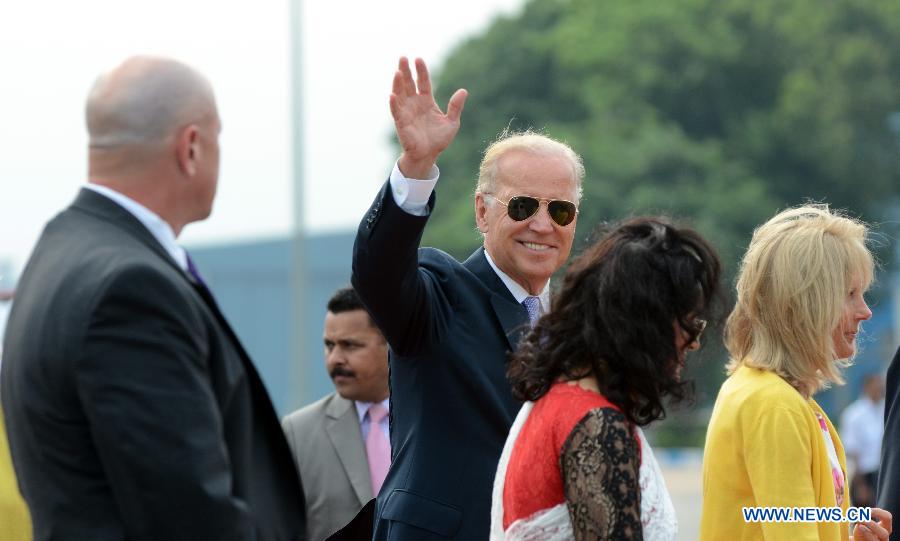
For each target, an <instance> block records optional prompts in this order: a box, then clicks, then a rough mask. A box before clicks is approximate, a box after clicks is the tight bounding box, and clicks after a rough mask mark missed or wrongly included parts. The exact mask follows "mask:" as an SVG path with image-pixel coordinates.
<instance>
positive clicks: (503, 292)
mask: <svg viewBox="0 0 900 541" xmlns="http://www.w3.org/2000/svg"><path fill="white" fill-rule="evenodd" d="M463 265H464V266H465V267H466V268H467V269H469V271H471V272H472V274H474V275H475V276H477V277H478V278H479V279H480V280H481V281H482V282H483V283H484V285H485V286H487V288H488V289H490V290H491V292H492V295H491V306H492V307H493V309H494V314H495V315H496V316H497V321H499V322H500V326H501V327H502V328H503V333H504V334H505V335H506V339H507V341H508V342H509V347H510V349H511V350H512V351H515V350H516V348H517V347H518V345H519V341H520V340H521V339H522V335H523V334H524V333H525V331H526V330H528V312H527V311H526V310H525V307H524V306H522V305H521V304H519V303H518V302H516V299H515V297H513V295H512V293H510V291H509V288H508V287H506V284H504V283H503V280H501V279H500V277H499V276H497V273H496V272H494V269H493V268H492V267H491V264H490V263H488V260H487V257H485V255H484V247H482V248H479V249H477V250H475V253H473V254H472V255H471V256H469V259H467V260H466V262H465V263H463Z"/></svg>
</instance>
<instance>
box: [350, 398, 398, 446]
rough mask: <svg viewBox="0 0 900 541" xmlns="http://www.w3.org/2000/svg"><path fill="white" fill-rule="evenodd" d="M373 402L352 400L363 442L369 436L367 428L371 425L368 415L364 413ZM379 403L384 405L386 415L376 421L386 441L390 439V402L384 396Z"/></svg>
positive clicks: (367, 411)
mask: <svg viewBox="0 0 900 541" xmlns="http://www.w3.org/2000/svg"><path fill="white" fill-rule="evenodd" d="M372 404H374V402H357V401H355V400H354V401H353V405H355V406H356V414H357V415H359V428H360V430H361V431H362V439H363V443H365V441H366V438H368V437H369V429H370V427H371V425H372V421H371V420H369V416H368V415H366V414H367V413H369V407H371V406H372ZM381 405H382V406H384V409H385V411H387V412H388V415H385V416H384V418H383V419H381V421H379V423H378V428H380V429H381V431H382V432H384V437H385V438H387V440H388V442H390V441H391V429H390V420H389V417H390V413H391V404H390V399H389V398H385V399H384V400H382V401H381Z"/></svg>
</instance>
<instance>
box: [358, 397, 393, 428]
mask: <svg viewBox="0 0 900 541" xmlns="http://www.w3.org/2000/svg"><path fill="white" fill-rule="evenodd" d="M390 402H391V399H390V397H388V398H385V399H384V400H382V401H381V405H382V406H384V409H385V410H386V411H387V412H388V413H390V412H391V404H390ZM373 404H374V402H358V401H356V400H354V401H353V405H354V406H356V414H357V415H359V424H362V422H363V419H365V417H366V413H368V412H369V408H370V407H372V405H373ZM385 419H387V417H385Z"/></svg>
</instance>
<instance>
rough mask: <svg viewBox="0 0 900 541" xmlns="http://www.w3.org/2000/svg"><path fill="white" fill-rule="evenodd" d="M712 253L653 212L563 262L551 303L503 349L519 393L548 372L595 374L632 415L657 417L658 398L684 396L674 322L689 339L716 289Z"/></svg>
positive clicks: (537, 390) (533, 388)
mask: <svg viewBox="0 0 900 541" xmlns="http://www.w3.org/2000/svg"><path fill="white" fill-rule="evenodd" d="M720 274H721V263H720V261H719V257H718V255H717V254H716V252H715V250H714V249H713V247H712V245H710V244H709V243H708V242H707V241H706V240H705V239H704V238H703V237H701V236H700V234H698V233H697V232H695V231H694V230H692V229H690V228H685V227H678V226H676V225H674V224H672V223H671V222H670V221H669V220H668V219H667V218H663V217H642V218H632V219H630V220H627V221H625V222H623V223H621V224H620V225H618V226H615V227H613V228H611V229H610V230H609V232H608V233H607V234H606V235H605V236H603V238H601V239H600V240H599V241H598V242H597V243H595V244H594V245H592V246H591V247H589V248H588V249H587V250H586V251H585V252H584V253H583V254H582V255H581V256H580V257H578V258H577V259H576V260H575V261H574V262H573V263H572V265H571V266H570V268H569V270H568V272H567V273H566V277H565V279H564V281H563V284H562V288H561V290H560V291H559V292H558V293H557V294H556V295H555V297H554V300H553V309H552V310H551V311H550V313H548V314H547V315H545V316H544V317H542V318H541V319H540V320H538V322H537V324H536V325H535V327H534V328H533V329H532V330H531V332H530V333H529V335H528V336H527V337H526V339H525V340H524V341H523V343H522V345H521V346H520V347H519V350H518V351H517V352H516V353H515V354H513V355H512V358H511V360H510V364H509V367H508V376H509V379H510V383H511V384H512V390H513V395H514V396H515V397H516V398H517V399H519V400H537V399H538V398H540V397H541V396H543V395H544V394H545V393H546V392H547V391H548V390H549V389H550V386H551V385H553V383H555V382H556V381H559V380H560V379H564V380H577V379H580V378H583V377H586V376H589V375H593V376H594V377H595V378H596V379H597V383H598V385H599V388H600V392H601V393H602V394H603V395H604V396H605V397H606V398H607V399H608V400H609V401H611V402H612V403H614V404H616V405H617V406H618V407H619V408H620V409H621V410H622V413H623V414H624V415H625V416H626V417H627V418H628V420H629V421H631V422H632V423H636V424H638V425H646V424H648V423H650V422H651V421H654V420H656V419H661V418H663V417H665V409H664V407H663V404H662V399H663V398H664V397H665V396H669V397H670V398H671V399H672V400H674V401H679V400H682V399H685V398H688V397H689V395H690V393H691V390H692V386H691V385H690V384H688V383H685V382H682V381H680V379H679V377H678V375H677V374H676V369H677V365H678V363H679V351H678V348H677V347H676V345H675V344H676V342H675V338H676V334H675V332H676V325H675V323H676V322H677V325H678V326H680V327H681V329H682V330H683V332H685V333H687V336H688V337H689V338H690V339H691V340H692V341H693V340H695V339H696V338H697V336H698V335H699V333H700V332H701V330H702V329H701V328H700V324H699V321H698V320H699V319H700V318H703V317H708V312H709V309H710V308H711V306H712V302H713V299H714V298H715V297H716V296H717V292H718V287H719V276H720Z"/></svg>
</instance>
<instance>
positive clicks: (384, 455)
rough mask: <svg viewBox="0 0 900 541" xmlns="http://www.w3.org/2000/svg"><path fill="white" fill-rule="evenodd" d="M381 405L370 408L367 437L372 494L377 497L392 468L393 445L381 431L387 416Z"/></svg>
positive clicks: (373, 405)
mask: <svg viewBox="0 0 900 541" xmlns="http://www.w3.org/2000/svg"><path fill="white" fill-rule="evenodd" d="M387 413H388V412H387V409H385V407H384V406H382V405H381V404H372V405H371V406H369V411H368V413H367V415H368V416H369V435H368V436H366V457H368V459H369V475H371V477H372V494H373V495H375V496H377V495H378V492H379V491H381V485H382V484H384V478H385V477H387V472H388V469H389V468H390V467H391V443H390V442H389V441H388V439H387V436H385V435H384V431H383V430H382V429H381V420H382V419H384V417H385V416H386V415H387Z"/></svg>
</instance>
